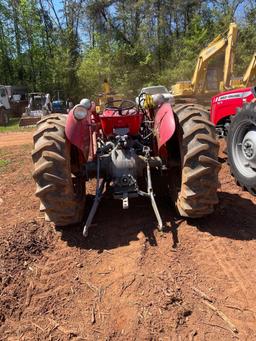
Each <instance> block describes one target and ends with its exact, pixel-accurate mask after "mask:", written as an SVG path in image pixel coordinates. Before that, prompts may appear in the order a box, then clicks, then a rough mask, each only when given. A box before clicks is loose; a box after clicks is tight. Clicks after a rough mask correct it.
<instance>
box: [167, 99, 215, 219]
mask: <svg viewBox="0 0 256 341" xmlns="http://www.w3.org/2000/svg"><path fill="white" fill-rule="evenodd" d="M174 110H175V113H176V115H177V130H178V131H180V133H179V134H178V140H179V147H180V148H179V157H180V163H177V158H176V163H175V162H174V167H172V168H171V171H170V177H171V181H172V186H171V190H172V191H174V201H175V206H176V208H177V210H178V212H179V214H180V215H181V216H183V217H189V218H199V217H203V216H205V215H208V214H210V213H212V212H213V211H214V206H215V205H216V204H217V203H218V196H217V188H218V183H219V182H218V172H219V169H220V164H219V162H218V150H219V144H218V142H217V140H216V137H215V127H214V125H213V124H212V123H211V122H210V120H209V113H208V112H207V111H206V110H205V109H204V107H202V106H199V105H191V104H186V105H177V106H176V107H175V108H174ZM170 147H171V148H172V146H170ZM170 155H172V152H171V150H170ZM170 163H172V159H170ZM172 173H173V174H174V175H175V174H176V177H175V176H174V177H173V178H172Z"/></svg>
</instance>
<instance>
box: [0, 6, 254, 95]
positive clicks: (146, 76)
mask: <svg viewBox="0 0 256 341" xmlns="http://www.w3.org/2000/svg"><path fill="white" fill-rule="evenodd" d="M234 20H235V21H236V22H237V23H238V25H239V36H238V44H237V48H236V53H235V61H236V62H235V72H234V73H235V75H237V76H240V75H242V74H243V72H244V71H245V69H246V67H247V65H248V64H249V61H250V59H251V57H252V55H253V53H254V52H255V46H256V0H210V1H207V0H168V1H167V0H147V1H145V0H134V1H130V0H119V1H114V0H65V1H56V0H31V1H28V0H0V84H5V85H25V86H27V87H28V89H29V91H46V92H53V91H54V90H56V89H63V90H64V91H65V93H66V96H69V97H71V98H72V97H73V98H78V97H94V96H95V95H96V94H97V93H98V92H100V91H101V85H102V82H103V80H104V79H105V78H107V79H108V80H109V81H110V84H111V87H112V88H113V89H114V90H115V91H116V92H118V93H127V94H129V96H130V95H131V94H132V95H134V94H136V93H137V92H138V91H139V89H140V88H141V87H142V86H146V85H152V84H162V85H166V86H167V87H168V88H170V86H171V85H172V84H174V83H175V82H176V81H179V80H189V79H190V78H191V76H192V73H193V69H194V66H195V61H196V58H197V56H198V53H199V52H200V50H201V49H202V48H203V47H205V46H206V45H207V44H208V43H209V42H210V41H211V40H212V39H213V38H214V37H215V36H216V35H217V34H219V33H222V32H224V31H225V30H227V29H228V26H229V24H230V22H232V21H234Z"/></svg>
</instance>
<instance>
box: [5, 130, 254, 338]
mask: <svg viewBox="0 0 256 341" xmlns="http://www.w3.org/2000/svg"><path fill="white" fill-rule="evenodd" d="M0 139H2V136H1V137H0ZM29 140H30V138H29ZM29 140H26V141H25V142H29ZM2 146H3V145H2ZM222 147H223V146H222ZM31 148H32V145H31V144H28V145H26V144H25V145H20V146H11V145H9V146H5V147H1V151H0V158H1V159H6V160H8V163H7V164H6V165H5V166H4V167H1V168H0V250H1V264H0V271H1V294H0V301H1V310H0V321H1V327H0V339H1V340H8V341H18V340H22V341H23V340H24V341H28V340H31V341H35V340H54V341H55V340H76V341H78V340H171V341H173V340H174V341H176V340H177V341H183V340H187V341H192V340H195V341H197V340H200V341H201V340H206V341H208V340H211V341H216V340H225V341H226V340H233V339H237V340H243V341H244V340H248V341H249V340H256V288H255V283H256V267H255V259H256V241H255V239H256V224H255V222H256V206H255V204H256V198H253V197H252V196H251V195H249V194H248V193H244V192H242V191H241V190H240V189H239V188H238V187H237V186H236V184H235V183H234V181H233V179H232V177H231V176H230V174H229V169H228V166H227V164H226V162H225V156H224V154H222V153H221V154H220V161H221V162H222V169H221V172H220V183H221V187H220V189H219V199H220V203H219V205H218V206H217V207H216V211H215V213H214V214H212V215H211V216H209V217H207V218H204V219H198V220H194V221H186V220H180V219H179V218H177V217H175V213H174V212H172V211H171V209H170V208H169V205H168V203H167V202H159V207H160V210H161V214H162V216H163V219H164V220H165V223H166V225H167V227H168V228H167V231H166V232H165V233H163V234H160V233H159V232H158V231H157V229H156V222H155V218H154V215H153V212H152V210H151V208H150V204H149V202H148V201H147V200H145V199H139V200H134V201H131V202H130V204H131V207H130V209H129V210H127V211H123V210H122V209H121V204H120V202H118V201H114V200H112V199H109V198H108V199H107V198H104V199H103V201H102V203H101V205H100V208H99V211H98V214H97V216H96V219H95V225H94V226H93V227H92V229H91V230H90V235H89V238H88V239H87V240H85V239H83V237H82V227H81V226H73V227H70V228H67V229H65V230H59V231H56V230H55V229H54V228H53V227H52V226H51V224H50V223H46V222H44V220H43V219H42V216H41V215H40V214H39V210H38V206H39V205H38V200H37V198H35V196H34V187H35V186H34V183H33V180H32V178H31V172H32V163H31V158H30V152H31ZM92 190H93V186H92V185H91V184H89V185H88V187H87V191H88V194H90V193H91V194H92V193H93V192H92ZM91 202H92V200H91V197H90V196H89V199H88V201H87V209H86V211H87V212H88V207H89V206H90V204H91ZM85 214H86V212H85Z"/></svg>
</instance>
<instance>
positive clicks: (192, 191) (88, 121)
mask: <svg viewBox="0 0 256 341" xmlns="http://www.w3.org/2000/svg"><path fill="white" fill-rule="evenodd" d="M152 88H154V89H152ZM160 88H161V87H149V88H144V89H143V92H141V93H140V95H139V97H138V100H137V103H135V102H133V101H130V100H115V101H112V102H108V103H107V104H106V105H105V109H104V110H103V111H102V112H101V113H99V114H98V113H96V109H95V104H94V103H93V102H92V101H90V100H89V99H84V100H82V101H81V102H80V104H78V105H76V106H75V107H74V108H73V109H72V110H71V111H70V112H69V114H68V115H67V116H65V115H60V114H51V115H49V116H47V117H44V118H43V119H42V120H41V121H40V122H39V123H38V128H37V132H36V133H35V135H34V150H33V152H32V158H33V162H34V166H35V171H34V173H33V177H34V180H35V182H36V184H37V189H36V195H37V196H38V197H39V199H40V210H41V211H44V212H45V217H46V219H47V220H48V221H49V220H50V221H52V222H54V223H55V225H60V226H67V225H71V224H74V223H79V222H81V221H82V220H83V213H84V205H85V200H86V194H85V193H86V182H87V181H89V180H90V179H93V178H94V179H96V190H95V192H96V193H95V198H94V202H93V205H92V207H91V210H90V213H89V216H88V217H87V220H86V223H85V225H84V230H83V235H84V236H87V235H88V229H89V227H90V225H91V222H92V220H93V217H94V215H95V213H96V210H97V207H98V205H99V202H100V200H101V198H102V196H103V192H104V189H106V191H108V192H109V193H111V194H112V195H113V198H114V199H119V200H120V201H121V202H122V207H123V208H124V209H127V208H128V207H129V200H130V199H131V198H134V197H138V196H145V197H148V198H149V199H150V201H151V204H152V208H153V210H154V213H155V216H156V219H157V222H158V227H159V229H160V230H162V229H163V222H162V219H161V216H160V213H159V210H158V207H157V204H156V201H155V196H154V189H156V190H157V189H158V188H159V187H160V184H161V183H163V185H164V186H163V187H164V190H165V194H169V197H170V205H171V201H172V202H173V203H174V205H175V207H176V209H177V211H178V213H179V214H180V215H181V216H184V217H191V218H197V217H202V216H204V215H207V214H210V213H212V212H213V210H214V205H215V204H216V203H217V202H218V198H217V186H218V171H219V168H220V165H219V162H218V161H217V160H218V147H219V145H218V142H217V141H216V139H215V130H214V126H213V125H212V124H211V122H210V120H209V116H208V113H207V111H205V110H204V108H203V107H201V106H198V105H190V104H182V105H178V106H176V107H174V108H173V106H172V100H173V98H172V99H171V98H170V97H172V96H166V95H165V94H162V93H161V90H160ZM151 175H152V176H151ZM145 180H146V181H145Z"/></svg>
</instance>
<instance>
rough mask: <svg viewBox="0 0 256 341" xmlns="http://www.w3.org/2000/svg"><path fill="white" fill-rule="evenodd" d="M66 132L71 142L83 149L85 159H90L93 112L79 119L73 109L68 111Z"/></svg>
mask: <svg viewBox="0 0 256 341" xmlns="http://www.w3.org/2000/svg"><path fill="white" fill-rule="evenodd" d="M65 134H66V137H67V139H68V140H69V142H70V143H71V144H72V145H74V146H76V147H77V148H78V149H79V150H81V152H82V154H83V156H84V158H85V160H86V161H87V160H88V157H89V153H90V144H91V134H92V132H91V112H90V111H88V115H87V116H86V117H85V118H84V119H82V120H77V119H76V118H75V117H74V114H73V109H71V110H70V111H69V113H68V117H67V121H66V125H65Z"/></svg>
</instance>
